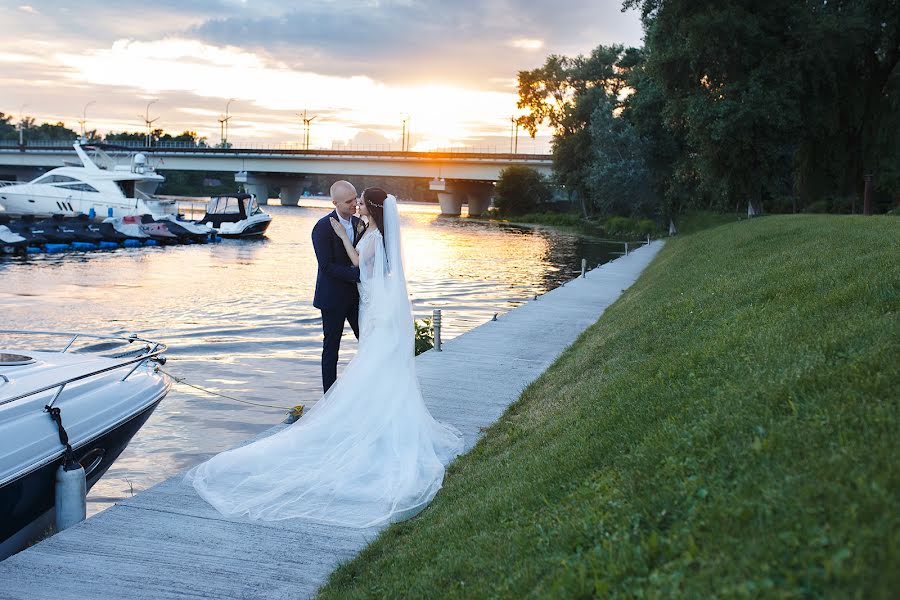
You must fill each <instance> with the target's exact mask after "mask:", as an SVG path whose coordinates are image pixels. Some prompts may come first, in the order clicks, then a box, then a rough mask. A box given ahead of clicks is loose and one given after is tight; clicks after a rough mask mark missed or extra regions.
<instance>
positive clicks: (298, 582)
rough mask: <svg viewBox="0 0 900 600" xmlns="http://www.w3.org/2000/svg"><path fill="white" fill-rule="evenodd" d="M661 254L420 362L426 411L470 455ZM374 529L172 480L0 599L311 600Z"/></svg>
mask: <svg viewBox="0 0 900 600" xmlns="http://www.w3.org/2000/svg"><path fill="white" fill-rule="evenodd" d="M662 245H663V244H662V242H659V241H657V242H652V243H650V244H649V245H648V246H644V247H641V248H639V249H637V250H634V251H632V252H630V253H629V254H628V255H627V256H623V257H621V258H618V259H616V260H614V261H612V262H610V263H607V264H605V265H603V266H602V267H599V268H597V269H594V270H591V271H588V272H587V274H586V276H585V277H580V276H579V277H577V278H576V279H573V280H571V281H569V282H567V283H566V284H565V285H564V286H561V287H559V288H557V289H555V290H553V291H551V292H548V293H547V294H544V295H543V296H540V297H538V298H537V299H536V300H533V301H530V302H528V303H527V304H525V305H523V306H521V307H519V308H517V309H515V310H512V311H510V312H508V313H506V314H505V315H501V316H500V317H498V319H497V321H489V322H487V323H485V324H483V325H481V326H479V327H477V328H475V329H473V330H471V331H470V332H468V333H466V334H464V335H461V336H459V337H457V338H456V339H454V340H451V341H449V342H445V343H444V345H443V351H442V352H434V351H430V352H426V353H424V354H422V355H420V356H419V357H418V358H417V359H416V368H417V372H418V375H419V379H420V382H421V386H422V391H423V394H424V396H425V401H426V403H427V404H428V408H429V409H430V410H431V413H432V414H433V415H434V416H435V418H437V419H438V420H441V421H445V422H448V423H451V424H453V425H455V426H456V427H457V428H459V429H460V430H461V431H462V432H463V435H464V436H465V442H466V449H467V450H468V449H469V448H471V447H472V446H473V445H474V444H475V443H476V442H477V441H478V438H479V436H480V431H481V428H483V427H486V426H488V425H490V424H491V423H493V422H494V421H496V420H497V419H498V418H499V417H500V416H501V415H502V414H503V412H504V410H506V407H507V406H509V405H510V404H511V403H512V402H514V401H515V400H516V399H517V398H518V397H519V395H520V393H521V391H522V390H523V389H524V388H525V386H527V385H528V384H529V383H531V382H532V381H534V380H535V379H536V378H537V377H538V376H539V375H540V374H541V373H542V372H543V371H544V370H546V369H547V367H548V366H550V364H551V363H552V362H553V361H554V360H555V359H556V357H557V356H559V354H560V353H561V352H562V351H563V350H565V348H566V347H568V346H569V345H570V344H571V343H572V342H574V341H575V339H576V338H577V337H578V336H579V335H580V334H581V333H582V332H583V331H584V330H585V329H587V327H589V326H590V325H592V324H593V323H594V322H595V321H596V320H597V319H598V318H599V317H600V315H601V314H602V313H603V311H604V310H605V309H606V307H607V306H609V305H610V304H612V303H613V302H614V301H615V300H616V299H617V298H618V297H619V296H620V295H621V293H622V292H623V291H624V290H625V289H626V288H628V287H629V286H630V285H631V284H632V283H634V281H635V280H636V279H637V278H638V276H639V275H640V273H641V272H642V271H643V270H644V268H645V267H646V266H647V264H649V263H650V261H651V260H652V259H653V257H654V256H655V255H656V253H657V252H658V251H659V249H660V248H661V247H662ZM461 373H462V374H464V375H463V376H460V374H461ZM280 427H284V426H283V425H282V426H279V427H276V428H273V429H272V430H270V431H268V432H266V433H265V434H263V435H270V434H271V433H273V432H274V431H277V430H278V429H279V428H280ZM378 531H379V530H378V529H376V528H373V529H350V528H342V527H335V526H328V525H318V524H313V523H310V522H307V521H301V520H288V521H278V522H260V521H249V520H246V519H227V518H225V517H223V516H222V515H220V514H219V513H218V512H216V510H215V509H213V508H212V507H211V506H209V505H208V504H206V502H204V501H203V500H201V499H200V497H199V496H197V494H196V493H195V492H194V489H193V488H192V487H190V486H189V485H186V484H184V483H183V481H182V476H177V477H173V478H171V479H168V480H167V481H164V482H163V483H160V484H158V485H156V486H154V487H152V488H150V489H148V490H146V491H144V492H142V493H140V494H138V495H137V496H135V497H133V498H129V499H128V500H125V501H123V502H120V503H118V504H116V505H115V506H113V507H111V508H108V509H107V510H105V511H103V512H101V513H99V514H97V515H95V516H93V517H91V518H90V519H88V520H86V521H84V522H83V523H80V524H78V525H76V526H74V527H72V528H70V529H67V530H66V531H63V532H61V533H59V534H57V535H55V536H53V537H51V538H49V539H47V540H44V541H43V542H41V543H39V544H37V545H35V546H32V547H31V548H29V549H27V550H25V551H23V552H20V553H19V554H17V555H15V556H12V557H10V558H8V559H7V560H5V561H3V562H0V599H4V600H5V599H10V600H12V599H16V600H19V599H21V600H45V599H46V600H69V599H71V600H89V599H98V600H99V599H103V600H106V599H114V598H128V599H129V600H138V599H145V598H146V599H153V600H167V599H173V600H174V599H179V600H182V599H187V598H216V599H231V598H234V599H238V598H240V599H250V598H260V599H267V600H274V599H279V598H285V599H287V598H290V599H295V598H307V597H310V596H312V595H314V594H315V592H316V590H317V589H318V588H319V587H320V586H321V585H322V584H323V583H324V582H325V580H326V579H327V578H328V575H329V574H330V573H331V571H332V570H333V569H334V568H335V567H336V566H337V565H338V564H339V563H341V562H344V561H346V560H348V559H350V558H352V557H353V556H355V555H356V554H357V553H358V552H359V551H360V550H361V549H362V548H363V547H364V546H365V545H366V544H367V543H368V542H369V541H370V540H372V539H374V538H375V537H376V536H377V535H378Z"/></svg>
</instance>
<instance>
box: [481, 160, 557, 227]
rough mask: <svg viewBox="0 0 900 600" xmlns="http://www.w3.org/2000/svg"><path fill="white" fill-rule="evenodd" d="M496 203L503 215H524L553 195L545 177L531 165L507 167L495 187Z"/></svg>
mask: <svg viewBox="0 0 900 600" xmlns="http://www.w3.org/2000/svg"><path fill="white" fill-rule="evenodd" d="M494 194H495V197H494V205H495V206H496V207H497V211H498V212H499V213H500V214H501V215H507V216H508V215H524V214H526V213H529V212H532V211H534V209H535V208H536V207H537V206H538V204H541V203H543V202H548V201H549V200H550V198H551V196H552V192H551V190H550V187H549V186H548V185H547V183H546V181H544V177H543V176H542V175H541V174H540V173H538V172H537V171H535V170H534V169H532V168H531V167H520V166H513V167H506V168H505V169H503V170H502V171H501V172H500V176H499V178H498V179H497V184H496V186H495V188H494Z"/></svg>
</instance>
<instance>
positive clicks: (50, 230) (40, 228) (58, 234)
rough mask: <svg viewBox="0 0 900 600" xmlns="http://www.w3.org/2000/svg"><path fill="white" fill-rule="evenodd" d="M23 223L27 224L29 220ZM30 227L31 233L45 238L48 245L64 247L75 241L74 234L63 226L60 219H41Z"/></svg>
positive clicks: (26, 219)
mask: <svg viewBox="0 0 900 600" xmlns="http://www.w3.org/2000/svg"><path fill="white" fill-rule="evenodd" d="M24 221H25V222H26V223H27V222H28V221H29V219H28V218H27V217H26V218H25V219H24ZM30 226H31V231H33V232H34V233H36V234H38V235H43V236H44V237H45V238H47V243H49V244H58V245H66V244H71V243H72V242H74V241H75V240H76V238H75V232H74V231H73V230H71V228H67V227H65V226H64V225H63V222H62V217H56V218H50V219H43V220H40V221H36V222H33V223H32V224H31V225H30Z"/></svg>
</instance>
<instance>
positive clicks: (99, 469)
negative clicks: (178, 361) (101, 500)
mask: <svg viewBox="0 0 900 600" xmlns="http://www.w3.org/2000/svg"><path fill="white" fill-rule="evenodd" d="M167 392H168V389H166V390H165V391H164V392H163V393H162V394H161V395H160V396H159V397H158V398H156V399H155V400H154V401H153V402H152V403H151V404H150V405H148V406H146V407H145V408H143V410H141V411H140V412H138V413H136V414H134V415H132V416H131V417H129V418H128V419H127V420H126V421H124V422H122V423H120V424H118V425H117V426H115V427H113V428H112V429H110V430H107V431H106V432H105V433H103V434H101V435H100V436H99V437H97V438H95V439H93V440H88V441H86V442H84V443H82V444H81V445H79V446H78V447H76V448H74V451H75V458H76V460H78V462H79V463H81V464H82V466H83V467H85V470H86V475H87V487H88V490H90V489H91V487H92V486H93V485H94V484H95V483H96V482H97V481H98V480H99V479H100V478H101V477H102V476H103V475H104V474H105V473H106V471H107V470H108V469H109V468H110V467H111V466H112V464H113V463H114V462H115V460H116V459H117V458H118V457H119V455H120V454H121V453H122V451H123V450H125V448H126V447H127V446H128V443H129V442H130V441H131V439H132V438H133V437H134V435H135V434H136V433H137V432H138V430H140V428H141V427H142V426H143V425H144V423H145V422H146V421H147V419H148V418H150V415H151V414H153V411H154V410H155V409H156V407H157V406H158V405H159V403H160V402H161V401H162V399H163V398H164V397H165V395H166V393H167ZM48 418H49V417H48ZM62 462H63V457H62V455H60V456H59V457H58V458H57V459H55V460H53V461H52V462H50V463H47V464H45V465H43V466H40V467H37V468H36V469H35V470H33V471H30V472H28V473H26V474H24V475H23V476H21V477H19V478H18V479H15V480H13V481H10V482H8V483H7V484H5V485H4V486H3V487H2V488H0V515H3V519H2V521H0V560H3V559H4V558H6V557H8V556H10V555H12V554H15V553H16V552H18V551H19V550H22V549H23V548H24V547H26V546H27V545H28V544H29V543H30V542H32V541H33V540H34V539H35V537H36V536H40V535H42V534H44V533H45V532H46V531H47V530H48V529H49V528H52V527H53V525H54V502H55V494H54V482H55V478H56V471H57V469H58V468H59V467H60V465H61V464H62Z"/></svg>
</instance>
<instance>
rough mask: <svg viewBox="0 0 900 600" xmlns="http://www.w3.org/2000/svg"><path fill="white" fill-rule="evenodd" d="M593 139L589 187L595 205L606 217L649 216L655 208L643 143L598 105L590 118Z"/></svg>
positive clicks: (608, 107) (623, 122) (624, 122)
mask: <svg viewBox="0 0 900 600" xmlns="http://www.w3.org/2000/svg"><path fill="white" fill-rule="evenodd" d="M591 138H592V139H593V140H594V145H593V148H592V154H593V156H592V158H591V160H590V161H589V167H588V185H589V188H590V190H591V195H592V197H593V198H594V204H595V206H597V207H598V208H599V209H600V211H601V213H603V214H606V215H627V216H632V217H633V216H650V215H652V214H653V213H654V212H656V211H655V209H656V205H657V203H656V195H655V194H654V192H653V187H652V184H651V176H650V172H649V169H648V168H647V163H646V161H645V160H644V152H645V151H644V142H643V140H641V138H640V137H639V136H638V135H637V132H636V131H635V128H634V126H632V124H631V123H630V122H629V121H628V120H627V119H625V118H624V117H621V116H618V117H617V116H615V115H614V114H613V107H612V106H611V105H610V104H608V103H606V104H603V103H601V104H599V105H598V106H597V108H596V109H594V114H593V116H592V118H591Z"/></svg>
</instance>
